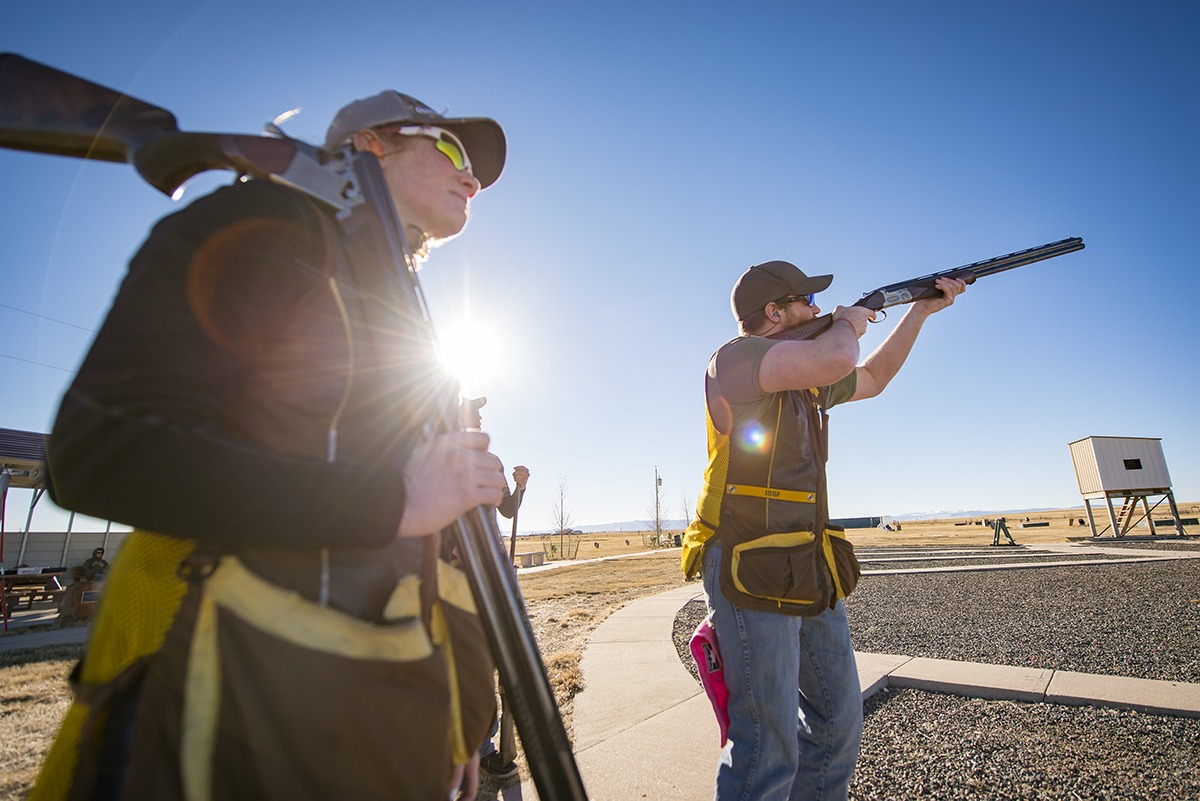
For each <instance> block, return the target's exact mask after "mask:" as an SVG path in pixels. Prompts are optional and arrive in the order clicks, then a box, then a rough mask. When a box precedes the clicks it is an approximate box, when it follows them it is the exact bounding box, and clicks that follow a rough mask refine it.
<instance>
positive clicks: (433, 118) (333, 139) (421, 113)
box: [325, 89, 507, 189]
mask: <svg viewBox="0 0 1200 801" xmlns="http://www.w3.org/2000/svg"><path fill="white" fill-rule="evenodd" d="M383 125H397V126H398V125H434V126H437V127H439V128H445V129H446V130H448V131H450V132H451V133H453V134H454V135H455V136H457V137H458V138H459V139H461V140H462V143H463V147H465V148H466V149H467V158H469V159H470V160H471V172H472V173H473V174H474V175H475V177H476V178H477V179H478V180H479V187H480V188H481V189H486V188H488V187H489V186H491V185H492V184H494V183H495V182H496V179H497V178H499V177H500V173H501V171H502V170H503V169H504V156H505V153H506V148H507V145H506V143H505V139H504V129H503V128H501V127H500V124H499V123H497V122H496V121H495V120H493V119H490V118H488V117H443V116H442V115H441V114H438V113H437V112H436V111H434V110H433V109H431V108H430V107H429V106H427V105H425V104H424V103H422V102H421V101H420V100H417V99H416V98H415V97H411V96H409V95H405V94H401V93H400V92H397V91H395V90H392V89H388V90H387V91H386V92H380V93H379V94H377V95H371V96H370V97H364V98H361V99H359V100H355V101H354V102H353V103H349V104H348V105H346V106H343V107H342V109H341V111H339V112H338V113H337V114H335V115H334V117H333V122H331V123H330V124H329V130H328V131H327V132H326V134H325V149H326V150H334V149H335V148H338V147H341V146H342V145H343V144H345V143H346V142H347V141H348V140H349V139H350V135H351V134H352V133H354V132H355V131H361V130H364V129H366V128H378V127H380V126H383Z"/></svg>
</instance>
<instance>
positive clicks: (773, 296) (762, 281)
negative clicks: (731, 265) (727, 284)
mask: <svg viewBox="0 0 1200 801" xmlns="http://www.w3.org/2000/svg"><path fill="white" fill-rule="evenodd" d="M831 283H833V276H832V275H805V274H804V271H803V270H801V269H800V268H799V267H797V266H796V265H794V264H791V263H789V262H786V261H768V262H763V263H762V264H756V265H754V266H753V267H751V268H750V269H749V270H746V272H744V273H742V277H741V278H739V279H738V280H737V283H736V284H734V285H733V294H732V295H731V296H730V298H729V304H730V306H732V307H733V316H734V317H735V318H737V320H738V321H739V322H740V321H742V320H745V319H746V318H747V317H749V316H750V315H752V314H754V313H755V312H756V311H760V310H762V309H763V308H764V307H766V305H767V304H768V303H770V302H771V301H773V300H779V299H780V298H784V297H787V296H788V295H808V294H810V293H812V292H824V291H825V290H826V289H828V288H829V285H830V284H831Z"/></svg>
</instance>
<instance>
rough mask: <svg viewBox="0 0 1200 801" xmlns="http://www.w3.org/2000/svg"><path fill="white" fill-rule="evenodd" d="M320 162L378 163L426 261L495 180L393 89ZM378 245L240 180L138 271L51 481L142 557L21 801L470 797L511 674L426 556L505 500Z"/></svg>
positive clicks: (75, 398)
mask: <svg viewBox="0 0 1200 801" xmlns="http://www.w3.org/2000/svg"><path fill="white" fill-rule="evenodd" d="M325 146H326V150H328V151H329V152H330V153H331V154H334V153H343V154H345V157H346V158H347V159H351V160H352V161H351V163H363V160H362V157H361V156H355V155H353V154H365V153H371V154H373V155H374V156H375V157H376V158H377V159H378V161H379V165H380V168H381V170H382V177H383V179H384V182H385V184H386V193H387V194H388V195H390V201H391V204H393V205H394V207H395V213H396V214H397V216H398V217H399V219H400V221H401V223H402V230H403V232H404V234H405V236H406V238H407V242H408V245H409V246H410V247H411V250H412V251H413V253H414V254H415V257H416V258H418V259H424V258H425V256H426V255H427V253H428V251H429V249H430V248H431V247H432V246H433V245H435V244H437V243H438V242H441V241H444V240H446V239H449V238H451V237H454V236H457V235H458V234H459V233H460V232H461V231H462V230H463V228H464V227H465V226H466V224H467V220H468V215H469V206H470V201H471V199H472V198H473V197H474V196H475V194H476V193H477V192H478V191H479V190H480V189H483V188H486V187H488V186H490V185H491V184H492V183H493V182H495V181H496V179H497V178H498V177H499V175H500V172H501V170H502V168H503V166H504V157H505V139H504V134H503V131H502V130H501V128H500V126H499V125H497V124H496V123H495V122H494V121H493V120H490V119H487V118H454V119H447V118H443V117H442V116H440V115H438V114H436V113H435V112H434V111H433V110H432V109H430V108H429V107H428V106H426V105H425V104H423V103H421V102H419V101H417V100H415V99H414V98H412V97H409V96H407V95H403V94H400V93H398V92H394V91H387V92H383V93H381V94H378V95H375V96H372V97H369V98H366V99H363V100H357V101H355V102H353V103H351V104H349V105H348V106H346V107H345V108H343V109H342V110H341V111H340V112H338V114H337V116H336V117H335V118H334V120H333V122H332V124H331V125H330V128H329V131H328V135H327V138H326V142H325ZM354 159H357V161H354ZM385 205H386V204H385ZM379 212H383V213H388V214H390V213H391V212H390V210H382V209H379V210H376V211H375V212H374V213H379ZM370 219H371V218H370V217H369V216H366V217H364V216H363V215H361V214H359V213H358V212H355V213H354V214H351V215H349V216H348V217H347V218H346V219H338V218H336V217H335V216H334V215H333V214H332V213H331V212H330V211H329V209H328V208H327V207H326V206H323V205H321V204H318V203H316V202H314V201H313V200H312V199H311V198H310V197H309V196H307V195H306V194H304V193H302V192H299V191H295V190H293V189H291V188H288V187H284V186H281V185H279V184H277V183H273V182H269V181H262V180H244V181H239V182H237V183H235V184H234V185H232V186H228V187H225V188H222V189H219V190H217V191H216V192H214V193H213V194H211V195H209V196H207V197H204V198H202V199H200V200H197V201H196V202H194V203H192V204H191V205H190V206H189V207H187V208H185V209H183V210H182V211H180V212H178V213H176V214H173V215H171V216H169V217H167V218H165V219H163V220H161V221H160V222H159V223H158V224H157V225H156V226H155V228H154V229H153V231H152V232H151V234H150V236H149V238H148V239H147V241H146V242H145V243H144V245H143V246H142V248H141V250H140V251H139V252H138V254H137V255H136V256H135V257H134V258H133V260H132V261H131V263H130V265H129V271H128V274H127V275H126V277H125V279H124V282H123V284H122V286H121V288H120V291H119V293H118V294H117V296H116V298H115V300H114V302H113V305H112V308H111V309H110V311H109V314H108V317H107V319H106V320H105V323H104V325H103V328H102V329H101V331H100V332H99V334H98V335H97V337H96V339H95V342H94V343H93V344H92V347H91V350H90V352H89V353H88V355H87V357H86V359H85V361H84V363H83V365H82V367H81V369H80V371H79V374H78V376H77V377H76V379H75V381H74V383H73V384H72V385H71V387H70V388H69V390H68V391H67V393H66V394H65V396H64V398H63V400H62V404H61V408H60V409H59V413H58V417H57V420H56V422H55V424H54V428H53V432H52V434H51V437H50V440H49V445H48V461H49V465H50V472H51V475H52V479H51V480H52V484H53V489H52V496H53V497H54V499H55V501H56V502H57V503H59V504H60V505H62V506H64V507H65V508H67V509H72V510H76V511H79V512H82V513H86V514H89V515H93V516H96V517H100V518H103V519H108V520H114V521H118V522H122V523H126V524H129V525H131V526H134V527H135V531H134V532H133V533H132V534H131V535H130V536H129V537H128V539H127V540H126V542H125V545H124V546H123V548H122V549H121V552H120V553H119V554H118V555H117V557H116V559H115V560H114V562H113V565H112V568H111V570H110V571H109V574H108V581H107V586H106V590H105V597H104V599H103V601H102V603H101V605H100V608H99V610H98V613H97V618H96V620H95V622H94V627H93V631H92V635H91V640H90V642H89V645H88V650H87V654H86V656H85V658H84V660H83V662H82V663H81V665H80V667H79V668H78V669H77V671H76V673H75V675H74V677H73V678H74V681H75V683H76V686H77V701H76V703H75V704H74V706H73V707H72V708H71V709H70V711H69V712H68V714H67V716H66V718H65V720H64V723H63V726H62V728H61V730H60V732H59V735H58V738H57V740H56V742H55V744H54V746H53V748H52V751H51V753H50V755H49V756H48V758H47V761H46V763H45V765H44V766H43V770H42V772H41V775H40V777H39V779H38V782H37V785H36V787H35V788H34V791H33V794H32V795H31V798H33V799H64V798H68V797H69V798H104V799H146V798H154V799H185V798H186V799H189V800H196V801H198V800H199V799H256V800H261V799H296V798H329V799H344V798H355V799H359V801H365V799H389V800H394V799H420V800H421V801H425V799H431V798H445V797H446V796H447V793H448V792H449V793H450V795H451V797H455V794H456V793H459V790H458V788H459V786H460V780H461V779H462V777H463V774H464V769H465V776H466V778H465V789H464V790H463V791H462V792H461V795H460V797H470V796H473V795H474V788H475V783H476V781H477V779H476V777H477V768H476V765H475V761H476V760H477V759H478V757H477V753H478V752H477V749H478V748H479V746H480V744H481V743H482V742H483V741H484V739H485V737H486V735H487V732H488V728H489V725H490V724H491V723H492V721H493V717H494V714H495V708H494V699H493V687H492V670H493V668H492V662H491V659H490V657H489V654H488V649H487V645H486V642H485V640H484V637H483V633H482V629H481V627H480V626H479V623H478V619H477V617H476V615H475V607H474V603H473V601H472V598H471V594H470V591H469V588H468V586H467V583H466V580H465V578H464V577H463V575H462V573H461V572H459V571H458V570H457V569H456V568H455V567H454V565H453V564H452V563H451V561H450V560H449V559H448V558H447V557H448V553H449V549H448V548H447V547H445V546H444V545H443V544H442V543H441V542H440V541H439V537H438V536H437V534H436V533H437V532H438V531H439V530H441V529H442V528H443V527H445V526H446V525H448V524H449V523H451V522H452V521H454V520H455V519H457V518H458V517H460V516H461V515H463V514H464V513H466V512H467V511H468V510H471V509H473V508H475V507H477V506H480V505H496V504H498V503H499V502H500V500H501V495H502V492H503V489H504V486H505V482H504V477H503V475H502V473H501V469H502V468H501V466H500V462H499V460H498V459H497V458H496V457H495V456H494V455H492V454H491V453H489V451H488V437H487V436H486V435H485V434H483V433H481V432H479V431H457V432H452V433H443V434H439V435H436V436H431V435H430V427H429V421H430V420H431V419H432V418H433V417H434V415H435V412H436V410H437V409H438V407H439V405H440V404H442V403H443V401H444V399H445V398H447V397H455V396H456V395H457V387H456V386H454V384H453V382H452V380H451V379H449V378H448V376H447V374H446V372H445V371H444V369H443V368H442V367H441V366H440V365H439V362H438V361H437V359H436V358H435V355H434V353H433V352H432V347H431V346H430V340H429V337H428V336H427V335H425V334H423V333H422V332H421V330H419V329H420V326H422V325H423V324H424V323H423V321H422V320H421V319H419V316H418V315H417V313H416V312H415V311H414V306H415V304H414V303H413V298H411V297H408V296H406V293H408V294H409V295H411V288H410V287H408V286H407V285H405V283H404V282H403V281H402V280H400V279H399V277H398V275H397V272H396V265H395V263H394V262H392V261H389V260H388V259H386V258H380V251H381V248H380V236H379V232H378V228H377V227H372V225H371V224H370V222H369V221H370Z"/></svg>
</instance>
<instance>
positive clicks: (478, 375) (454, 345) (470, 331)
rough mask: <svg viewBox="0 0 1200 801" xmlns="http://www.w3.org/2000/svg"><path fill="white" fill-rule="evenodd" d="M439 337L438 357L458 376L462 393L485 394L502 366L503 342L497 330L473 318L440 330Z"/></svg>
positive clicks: (471, 394)
mask: <svg viewBox="0 0 1200 801" xmlns="http://www.w3.org/2000/svg"><path fill="white" fill-rule="evenodd" d="M438 340H439V341H438V358H439V359H441V361H442V364H444V365H445V366H446V368H447V369H448V370H450V372H451V373H453V374H454V376H455V377H456V378H457V379H458V383H459V386H460V387H461V392H462V394H463V395H464V396H466V397H474V396H477V395H483V394H486V392H487V389H488V386H489V385H490V384H491V382H492V381H493V380H494V379H495V378H496V376H498V375H499V373H500V371H501V369H502V364H501V362H502V360H503V345H502V343H501V341H500V337H499V333H498V331H497V329H496V328H495V327H494V326H492V325H489V324H487V323H486V322H485V321H481V320H478V319H473V320H468V321H464V322H460V323H458V324H456V325H453V326H450V327H448V328H447V329H446V330H444V331H439V336H438Z"/></svg>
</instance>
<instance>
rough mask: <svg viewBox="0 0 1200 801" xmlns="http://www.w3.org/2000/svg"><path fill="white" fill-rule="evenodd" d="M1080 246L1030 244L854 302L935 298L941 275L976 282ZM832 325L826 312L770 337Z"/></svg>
mask: <svg viewBox="0 0 1200 801" xmlns="http://www.w3.org/2000/svg"><path fill="white" fill-rule="evenodd" d="M1076 250H1083V240H1082V239H1080V238H1079V237H1077V236H1073V237H1070V238H1068V239H1060V240H1059V241H1057V242H1050V243H1049V244H1046V245H1040V246H1038V247H1036V248H1026V249H1025V250H1018V251H1016V252H1015V253H1007V254H1005V255H1003V256H996V257H995V258H994V259H985V260H984V261H977V262H975V263H974V264H965V265H963V266H962V267H955V268H954V269H952V270H943V271H942V272H940V273H932V274H930V275H924V276H921V277H920V278H912V279H909V280H907V281H900V282H898V283H895V284H888V285H887V286H881V287H880V288H879V289H876V290H874V291H872V292H868V293H866V294H865V295H863V296H862V297H861V298H859V299H858V300H857V301H855V302H854V304H853V305H855V306H863V307H865V308H868V309H871V310H872V311H881V310H882V309H886V308H889V307H891V306H899V305H901V304H903V303H912V302H913V301H916V300H921V299H922V298H931V297H934V296H936V295H940V294H941V290H939V289H936V288H935V287H934V286H933V282H934V281H936V280H937V279H939V278H959V279H962V280H963V281H965V282H966V283H968V284H973V283H975V279H976V278H983V277H984V276H985V275H995V274H996V273H1002V272H1004V271H1005V270H1011V269H1013V268H1014V267H1024V266H1025V265H1026V264H1033V263H1034V262H1035V261H1044V260H1045V259H1052V258H1054V257H1055V256H1062V255H1063V254H1065V253H1074V252H1075V251H1076ZM885 314H886V312H885ZM831 325H833V315H832V314H822V315H821V316H820V317H817V318H816V319H813V320H810V321H808V322H807V323H805V324H804V325H798V326H796V327H795V328H789V329H788V330H787V331H783V332H781V333H779V334H772V335H771V337H770V338H771V339H812V338H813V337H815V336H817V335H818V334H823V333H825V332H826V331H828V330H829V326H831Z"/></svg>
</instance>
